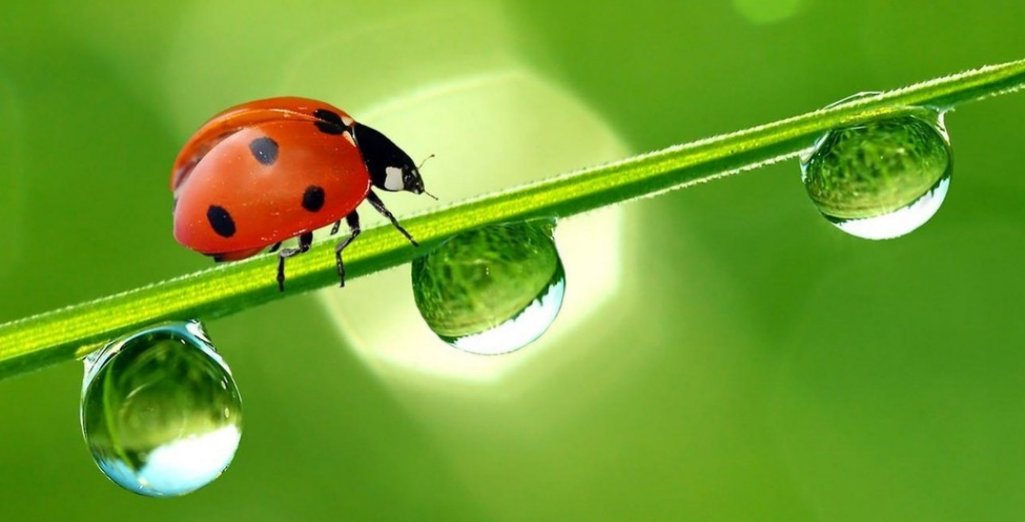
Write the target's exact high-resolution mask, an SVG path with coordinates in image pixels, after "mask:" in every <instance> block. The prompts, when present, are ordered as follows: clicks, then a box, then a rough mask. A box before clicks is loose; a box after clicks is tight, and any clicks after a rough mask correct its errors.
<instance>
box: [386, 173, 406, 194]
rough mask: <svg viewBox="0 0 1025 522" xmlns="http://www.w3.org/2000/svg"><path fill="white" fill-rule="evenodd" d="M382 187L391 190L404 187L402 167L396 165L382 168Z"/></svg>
mask: <svg viewBox="0 0 1025 522" xmlns="http://www.w3.org/2000/svg"><path fill="white" fill-rule="evenodd" d="M384 188H385V190H391V191H393V192H398V191H400V190H402V189H403V188H405V184H404V183H403V182H402V169H400V168H398V167H388V168H386V169H384Z"/></svg>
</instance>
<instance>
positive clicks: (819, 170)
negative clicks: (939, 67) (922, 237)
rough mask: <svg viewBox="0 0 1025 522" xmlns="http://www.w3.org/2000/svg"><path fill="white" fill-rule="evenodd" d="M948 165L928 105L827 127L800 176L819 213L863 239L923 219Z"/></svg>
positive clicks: (937, 200)
mask: <svg viewBox="0 0 1025 522" xmlns="http://www.w3.org/2000/svg"><path fill="white" fill-rule="evenodd" d="M848 100H849V99H848ZM848 100H844V101H848ZM952 172H953V160H952V156H951V148H950V141H949V137H948V136H947V131H946V129H945V128H944V125H943V116H942V114H940V113H938V112H935V111H931V110H926V109H921V110H918V111H915V112H912V113H909V114H906V115H902V116H897V117H891V118H886V119H882V120H877V121H872V122H868V123H864V124H861V125H856V126H852V127H846V128H842V129H837V130H833V131H830V132H829V133H827V134H826V135H825V136H823V137H822V138H820V139H819V140H818V141H817V142H816V143H815V146H814V147H813V148H812V149H811V150H810V151H809V152H808V153H807V154H806V155H805V156H803V157H802V160H801V174H802V176H801V178H802V180H803V181H804V185H805V188H807V190H808V195H809V196H810V197H811V199H812V202H814V203H815V205H816V206H817V207H818V209H819V211H820V212H821V213H822V215H823V216H825V217H826V219H828V220H829V221H830V222H831V223H833V224H834V225H836V226H837V227H839V228H840V229H841V230H843V231H844V232H847V233H848V234H851V235H855V236H858V237H862V238H866V239H890V238H895V237H899V236H902V235H904V234H907V233H909V232H911V231H913V230H915V229H917V228H918V227H920V226H922V225H923V224H925V222H927V221H928V220H929V219H930V218H931V217H932V216H933V215H934V214H935V213H936V211H937V210H939V208H940V205H941V204H942V203H943V199H944V198H945V197H946V195H947V189H948V187H949V185H950V177H951V173H952Z"/></svg>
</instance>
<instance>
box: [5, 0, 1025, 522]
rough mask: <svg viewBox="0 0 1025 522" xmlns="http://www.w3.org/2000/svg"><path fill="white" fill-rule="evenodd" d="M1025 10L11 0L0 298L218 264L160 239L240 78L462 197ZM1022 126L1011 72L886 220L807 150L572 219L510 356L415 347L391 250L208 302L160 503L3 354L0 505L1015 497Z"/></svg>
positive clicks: (62, 390)
mask: <svg viewBox="0 0 1025 522" xmlns="http://www.w3.org/2000/svg"><path fill="white" fill-rule="evenodd" d="M1022 19H1025V4H1023V3H1021V2H1011V1H991V2H979V3H976V2H955V1H946V0H930V1H925V0H915V1H904V2H899V3H896V2H889V1H884V0H864V1H862V2H857V3H850V2H840V1H826V0H731V1H721V2H696V1H690V2H665V1H664V0H635V1H632V2H627V3H608V4H605V3H597V2H584V1H564V2H547V1H539V0H528V1H513V0H509V1H505V2H485V1H473V0H443V1H434V2H430V3H427V2H414V1H398V0H384V1H376V2H349V1H344V2H343V1H320V2H308V3H304V4H303V5H302V6H289V5H286V4H285V3H281V2H267V1H262V0H260V1H254V2H248V3H244V4H242V3H238V2H229V1H227V0H208V1H179V2H163V3H160V5H151V6H146V5H144V3H141V2H140V3H136V2H105V3H98V2H77V1H75V2H72V1H53V0H37V1H35V2H25V1H21V0H14V1H12V2H8V3H7V4H5V8H4V15H3V16H2V17H0V239H2V240H3V242H4V251H3V253H2V254H0V289H2V295H3V297H4V298H3V299H2V300H0V321H6V320H12V319H16V318H19V317H22V316H25V315H29V314H33V313H37V312H42V311H46V310H49V309H53V308H57V307H60V306H64V305H67V304H71V303H75V302H80V301H83V300H87V299H90V298H95V297H98V296H101V295H106V294H110V293H113V292H118V291H121V290H125V289H128V288H132V287H136V286H139V285H143V284H146V283H149V282H153V281H156V280H160V279H164V278H168V277H173V276H175V275H179V274H182V273H184V272H187V271H192V270H197V269H201V268H205V267H208V266H209V264H208V261H207V260H206V259H205V258H202V257H201V256H199V255H196V254H194V253H191V252H188V251H186V250H185V249H183V248H181V247H180V246H178V245H177V244H176V243H175V242H174V241H173V239H172V238H171V234H170V218H171V216H170V206H171V198H170V194H169V191H168V188H167V185H168V178H169V169H170V164H171V162H172V160H173V158H174V156H175V154H176V152H177V150H178V147H179V146H180V144H181V143H183V142H184V140H185V139H186V138H187V137H188V136H189V134H190V133H191V131H192V130H194V129H195V128H196V127H197V126H198V125H199V124H200V123H202V122H203V121H204V120H205V119H206V118H208V117H209V116H210V115H212V114H213V113H215V112H217V111H219V110H220V109H222V108H224V107H226V106H228V105H231V104H235V103H238V102H241V101H245V100H248V99H253V98H259V97H265V96H272V95H282V94H292V95H303V96H311V97H317V98H322V99H325V100H328V101H330V102H332V103H334V104H336V105H338V106H340V107H343V108H346V109H348V110H350V112H352V114H353V115H354V116H356V117H357V118H360V119H362V120H364V121H365V122H366V123H368V124H371V125H372V126H375V127H378V128H379V129H380V130H382V131H384V132H385V133H387V134H389V135H390V136H392V137H393V138H395V139H396V141H397V142H398V143H400V144H402V145H403V147H404V148H406V149H407V151H409V152H410V153H411V155H413V156H414V157H417V158H420V157H425V156H426V155H428V154H430V153H436V154H437V155H438V157H437V158H436V159H435V160H432V162H430V163H428V164H427V166H426V167H425V170H424V175H425V178H426V179H427V183H428V185H427V186H428V189H429V190H431V191H432V192H434V193H436V194H438V195H439V196H441V198H442V200H443V202H450V201H453V200H455V199H459V198H461V197H464V196H469V195H472V194H474V193H477V192H482V191H486V190H494V189H498V188H502V187H506V186H510V185H514V184H516V183H519V182H523V181H526V180H531V179H538V178H541V177H545V176H548V175H551V174H555V173H557V172H560V171H564V170H568V169H571V168H574V167H582V166H586V165H589V164H593V163H597V162H601V161H606V160H609V159H614V158H616V157H622V156H625V155H627V154H631V153H636V152H642V151H646V150H650V149H654V148H659V147H664V146H668V145H671V144H674V143H678V142H683V141H688V140H692V139H697V138H701V137H705V136H710V135H714V134H717V133H721V132H727V131H731V130H736V129H740V128H744V127H747V126H752V125H755V124H758V123H763V122H767V121H770V120H774V119H778V118H782V117H786V116H790V115H794V114H798V113H801V112H805V111H808V110H811V109H814V108H817V107H820V106H823V105H826V104H828V103H830V102H832V101H835V100H837V99H840V98H843V97H845V96H847V95H850V94H853V93H855V92H858V91H865V90H880V89H887V88H891V87H897V86H901V85H905V84H908V83H912V82H915V81H918V80H922V79H926V78H931V77H935V76H939V75H943V74H946V73H951V72H955V71H958V70H962V69H966V68H971V67H975V66H978V65H983V64H987V63H996V62H1001V61H1007V60H1013V59H1020V58H1023V57H1025V40H1023V39H1022V36H1021V34H1022V33H1021V20H1022ZM1022 121H1025V95H1022V94H1019V95H1010V96H1005V97H1000V98H997V99H992V100H988V101H985V102H981V103H977V104H973V105H969V106H965V107H963V108H962V109H961V110H958V111H957V112H956V113H954V114H951V115H949V116H948V118H947V126H948V129H949V131H950V133H951V139H952V142H953V145H954V155H955V172H954V178H953V182H952V188H951V192H950V194H949V196H948V198H947V201H946V203H945V205H944V207H943V208H942V209H941V210H940V212H939V213H938V214H937V216H936V217H935V218H934V219H933V220H932V221H931V222H930V223H929V224H927V225H926V226H925V227H923V228H922V229H920V230H918V231H917V232H915V233H913V234H911V235H910V236H907V237H905V238H902V239H898V240H893V241H887V242H869V241H865V240H859V239H857V238H854V237H850V236H847V235H845V234H843V233H842V232H840V231H838V230H836V229H835V228H834V227H832V226H830V225H829V224H827V223H826V221H825V220H824V219H822V218H821V217H819V215H818V214H817V212H816V211H815V210H814V208H813V207H812V205H811V203H810V202H809V200H808V198H807V196H806V194H805V192H804V188H803V187H802V186H801V183H800V178H799V171H798V167H797V165H796V163H787V164H780V165H775V166H772V167H769V168H764V169H761V170H758V171H755V172H750V173H747V174H744V175H741V176H737V177H733V178H729V179H727V180H720V181H716V182H714V183H709V184H705V185H701V186H699V187H696V188H693V189H689V190H683V191H678V192H673V193H671V194H667V195H663V196H661V197H658V198H655V199H647V200H643V201H639V202H633V203H630V204H627V205H624V206H623V207H621V208H619V209H613V210H611V211H606V212H599V213H595V214H593V215H588V216H583V217H581V218H579V219H574V220H570V221H568V222H567V223H565V224H564V226H562V227H560V234H561V235H560V237H559V238H558V239H559V241H560V247H561V248H562V252H563V255H564V261H565V264H566V272H567V279H568V282H567V285H568V286H567V296H566V303H565V309H564V310H563V314H562V316H560V318H559V320H557V321H556V323H555V324H554V326H553V327H552V329H551V331H550V332H549V334H548V335H547V336H546V337H545V338H544V339H542V341H540V342H538V343H536V344H534V345H531V346H529V347H527V348H526V349H524V350H522V351H520V352H518V353H516V354H513V355H510V356H504V357H500V358H485V359H481V358H480V357H477V358H475V357H474V356H471V355H468V354H462V353H459V352H456V351H455V350H451V349H447V348H445V347H444V346H443V345H440V343H438V342H436V341H433V340H432V339H431V338H430V336H429V333H424V331H423V325H422V324H421V323H419V322H418V320H417V316H416V311H415V307H414V304H413V298H412V295H411V292H410V291H409V288H408V277H409V274H408V270H409V269H408V267H403V268H401V269H398V270H394V271H391V272H388V273H384V274H379V275H375V276H371V277H368V278H364V279H361V280H359V281H356V282H354V284H353V285H351V288H348V287H347V288H346V289H345V290H344V291H338V290H336V289H331V290H330V291H329V293H328V294H326V295H319V296H303V297H299V298H292V299H286V300H283V301H280V302H278V303H275V304H272V305H268V306H265V307H262V308H258V309H253V310H249V311H246V312H244V313H241V314H238V315H236V316H232V317H230V318H226V319H222V320H218V321H213V322H210V323H208V324H207V329H208V331H209V333H210V334H211V336H212V338H213V340H214V342H215V343H216V344H217V346H218V347H219V349H220V351H221V353H222V354H223V355H224V356H225V358H226V359H227V361H228V362H229V363H230V364H231V365H232V368H233V369H234V372H235V375H236V378H237V380H238V383H239V386H240V387H241V390H242V393H243V398H244V401H245V416H246V431H245V433H244V436H243V439H242V445H241V447H240V449H239V452H238V454H237V456H236V459H235V463H234V465H233V466H232V468H231V469H229V471H228V472H227V473H226V474H225V475H224V476H223V477H222V478H221V479H220V480H219V481H217V482H215V483H214V484H212V485H211V486H209V487H207V488H205V489H203V490H200V491H199V492H197V493H195V494H193V495H190V496H187V497H184V498H180V499H171V500H166V499H165V500H153V499H146V498H141V497H136V496H134V495H132V494H130V493H127V492H125V491H122V490H120V489H118V488H117V487H116V486H114V485H113V484H111V483H110V482H108V481H107V480H106V479H105V478H104V477H103V476H102V475H101V474H100V473H99V471H98V470H97V469H96V468H95V466H94V465H93V463H92V462H91V460H90V458H89V454H88V452H87V450H86V449H85V446H84V444H83V442H82V440H81V434H80V430H79V426H78V397H79V392H80V386H81V381H80V378H81V368H80V366H79V365H77V364H65V365H62V366H59V367H55V368H49V369H47V370H45V371H42V372H38V373H35V374H31V375H25V376H20V377H17V378H13V379H8V380H5V381H2V382H0V519H3V520H92V519H104V520H109V519H116V518H124V519H128V518H140V517H144V518H145V519H146V520H151V521H156V520H184V519H189V520H223V519H225V518H228V517H233V518H237V519H240V520H253V521H258V520H425V519H432V520H574V519H575V520H624V519H627V520H723V521H736V520H792V521H803V520H828V521H831V522H836V521H862V520H874V521H885V520H900V521H906V520H932V521H943V520H951V521H954V520H956V521H963V520H990V521H993V520H1021V519H1022V518H1023V517H1025V450H1023V447H1025V446H1023V438H1025V437H1023V436H1025V394H1023V392H1022V382H1023V379H1022V375H1023V374H1025V352H1023V350H1022V348H1023V344H1025V323H1023V321H1021V319H1020V316H1021V311H1022V307H1023V304H1025V301H1023V298H1022V296H1023V295H1025V277H1023V276H1022V271H1021V268H1020V267H1021V264H1022V263H1021V258H1020V256H1021V255H1022V253H1023V252H1025V229H1023V227H1022V226H1021V223H1022V222H1023V218H1025V172H1023V168H1022V167H1021V165H1025V147H1023V140H1022V132H1021V129H1022ZM404 196H406V195H394V196H393V197H392V198H389V204H390V205H391V206H393V207H395V208H397V209H399V210H401V211H402V212H403V213H407V212H412V211H422V210H425V209H428V208H429V207H430V204H429V202H427V201H426V200H422V199H417V198H413V197H411V196H406V197H404ZM391 201H395V203H391ZM368 215H369V214H368ZM368 221H369V220H368ZM271 276H272V274H270V273H269V274H268V277H271ZM183 319H184V318H183Z"/></svg>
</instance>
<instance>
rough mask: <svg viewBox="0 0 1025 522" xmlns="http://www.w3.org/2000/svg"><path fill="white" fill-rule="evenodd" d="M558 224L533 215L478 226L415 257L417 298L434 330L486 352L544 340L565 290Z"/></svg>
mask: <svg viewBox="0 0 1025 522" xmlns="http://www.w3.org/2000/svg"><path fill="white" fill-rule="evenodd" d="M553 226H554V224H553V222H552V221H547V220H533V221H527V222H522V223H510V224H500V225H492V226H488V227H484V228H480V229H476V230H471V231H468V232H464V233H462V234H458V235H456V236H453V237H452V238H450V239H448V240H447V241H445V242H444V243H443V244H442V245H441V246H439V247H438V248H437V249H435V250H433V251H432V252H430V253H428V254H427V255H425V256H423V257H420V258H418V259H416V260H415V261H414V262H413V267H412V280H413V296H414V298H415V300H416V306H417V308H419V310H420V314H421V315H422V316H423V318H424V320H425V321H426V322H427V325H428V326H429V327H430V328H431V330H433V331H434V333H435V334H437V335H438V337H439V338H441V340H443V341H445V342H447V343H448V344H450V345H452V346H454V347H456V348H459V349H460V350H464V351H467V352H471V353H475V354H481V355H498V354H503V353H509V352H512V351H515V350H518V349H520V348H523V347H524V346H526V345H528V344H530V343H531V342H533V341H534V340H536V339H537V338H539V337H540V336H541V335H542V334H543V333H544V332H545V331H546V330H547V329H548V327H549V326H550V325H551V324H552V322H553V321H555V318H556V316H557V315H558V313H559V309H560V308H561V306H562V298H563V295H564V294H565V291H566V274H565V271H564V270H563V266H562V260H561V259H560V258H559V252H558V250H557V249H556V246H555V240H554V238H553V237H552V229H553Z"/></svg>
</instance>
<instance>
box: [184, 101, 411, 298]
mask: <svg viewBox="0 0 1025 522" xmlns="http://www.w3.org/2000/svg"><path fill="white" fill-rule="evenodd" d="M374 188H377V189H380V190H385V191H389V192H398V191H407V192H413V193H415V194H423V193H425V191H424V183H423V179H422V178H421V177H420V169H419V168H418V167H417V166H416V165H415V164H414V163H413V161H412V160H411V159H410V158H409V156H408V155H407V154H406V153H405V152H403V151H402V149H400V148H399V147H398V146H396V145H395V144H394V143H393V142H392V141H391V140H390V139H388V138H387V137H386V136H385V135H384V134H381V133H380V132H378V131H376V130H374V129H371V128H370V127H367V126H366V125H362V124H360V123H358V122H356V121H355V120H354V119H353V118H352V117H351V116H349V115H348V114H346V113H345V112H344V111H341V110H339V109H338V108H336V107H333V106H331V105H329V104H327V103H324V102H320V101H316V100H311V99H307V98H297V97H280V98H269V99H266V100H257V101H252V102H249V103H244V104H241V105H237V106H235V107H232V108H230V109H228V110H226V111H224V112H222V113H220V114H218V115H216V116H214V117H213V118H211V119H210V121H208V122H206V124H204V125H203V126H202V127H200V128H199V130H198V131H196V133H195V134H193V135H192V137H191V138H189V141H187V142H186V143H185V145H184V146H183V147H182V150H181V152H179V153H178V158H177V159H175V162H174V167H173V169H172V171H171V190H172V191H173V192H174V211H173V214H174V238H175V239H176V240H177V241H178V242H179V243H181V244H182V245H185V246H186V247H188V248H190V249H192V250H195V251H197V252H200V253H202V254H205V255H208V256H211V257H213V258H214V260H216V261H233V260H238V259H245V258H247V257H251V256H253V255H256V254H258V253H260V252H261V251H263V250H264V249H266V248H268V247H269V248H270V251H271V252H275V251H277V252H278V259H279V261H278V276H277V279H278V288H279V289H280V290H281V291H284V289H285V259H287V258H289V257H292V256H295V255H298V254H302V253H304V252H306V251H307V250H309V249H310V245H311V243H312V242H313V231H314V230H316V229H318V228H321V227H324V226H327V225H329V224H331V223H332V222H333V223H334V227H332V229H331V234H332V235H334V234H336V233H337V232H338V229H339V227H340V226H341V222H342V219H345V222H346V223H347V224H348V226H349V229H350V230H351V233H350V234H349V237H347V238H345V239H343V240H342V241H340V242H339V243H338V245H337V246H336V247H335V260H336V262H337V265H338V277H339V280H340V282H341V285H342V286H345V266H344V264H343V263H342V250H344V249H345V247H346V246H347V245H348V244H349V243H350V242H351V241H352V240H353V239H355V238H356V236H358V235H359V233H360V226H359V214H357V213H356V207H357V206H359V204H360V203H362V202H363V200H367V201H369V202H370V204H371V205H372V206H373V207H374V208H375V209H376V210H377V211H378V212H380V213H381V214H383V215H384V216H385V217H387V218H388V219H389V220H391V223H392V225H394V226H395V228H396V229H398V231H399V232H401V233H402V234H403V235H404V236H406V238H407V239H409V241H410V242H411V243H413V245H414V246H418V245H417V243H416V241H415V240H413V237H412V236H410V235H409V233H408V232H406V230H405V229H403V228H402V226H401V225H400V224H399V222H398V220H396V219H395V216H393V215H392V213H391V212H389V211H388V209H387V208H385V206H384V203H383V202H382V201H381V199H380V198H379V197H378V196H377V194H376V193H374V190H373V189H374ZM428 195H430V194H428ZM293 237H298V238H299V246H298V247H297V248H285V249H281V250H280V251H279V248H280V247H281V242H282V241H284V240H287V239H291V238H293Z"/></svg>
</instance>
